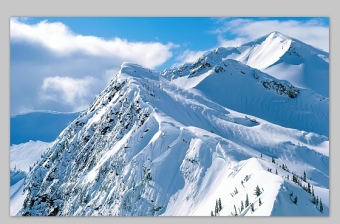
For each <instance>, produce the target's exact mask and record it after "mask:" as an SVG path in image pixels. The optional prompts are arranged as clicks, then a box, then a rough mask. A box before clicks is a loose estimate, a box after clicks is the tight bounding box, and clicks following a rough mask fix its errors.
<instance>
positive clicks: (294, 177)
mask: <svg viewBox="0 0 340 224" xmlns="http://www.w3.org/2000/svg"><path fill="white" fill-rule="evenodd" d="M297 181H298V180H297V177H296V175H295V173H293V182H294V183H297Z"/></svg>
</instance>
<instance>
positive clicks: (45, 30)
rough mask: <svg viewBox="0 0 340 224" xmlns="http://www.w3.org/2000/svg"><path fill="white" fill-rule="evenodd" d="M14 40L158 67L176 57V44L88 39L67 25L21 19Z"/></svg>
mask: <svg viewBox="0 0 340 224" xmlns="http://www.w3.org/2000/svg"><path fill="white" fill-rule="evenodd" d="M10 37H11V41H14V42H19V41H24V42H27V43H34V44H39V45H41V46H43V47H45V48H47V49H48V50H50V51H52V52H54V53H56V54H58V55H59V56H67V55H70V54H73V53H83V54H87V55H91V56H101V57H111V58H113V59H119V60H122V61H129V62H134V63H138V64H141V65H143V66H145V67H148V68H151V69H153V68H155V67H157V66H159V65H161V64H163V63H164V62H165V61H166V60H168V59H169V58H170V57H171V56H172V52H171V49H172V48H173V47H176V45H174V44H172V43H168V44H162V43H159V42H129V41H127V40H124V39H121V38H118V37H115V38H113V39H104V38H100V37H96V36H84V35H79V34H75V33H73V32H72V31H71V30H70V29H69V28H68V27H67V26H66V25H65V24H63V23H60V22H53V23H50V22H48V21H46V20H45V21H41V22H39V23H37V24H28V23H25V22H24V21H23V20H21V19H17V18H12V19H11V20H10Z"/></svg>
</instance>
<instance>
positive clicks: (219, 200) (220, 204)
mask: <svg viewBox="0 0 340 224" xmlns="http://www.w3.org/2000/svg"><path fill="white" fill-rule="evenodd" d="M218 207H219V210H220V211H221V210H222V203H221V198H219V199H218Z"/></svg>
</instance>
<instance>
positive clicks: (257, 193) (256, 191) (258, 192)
mask: <svg viewBox="0 0 340 224" xmlns="http://www.w3.org/2000/svg"><path fill="white" fill-rule="evenodd" d="M261 193H262V192H261V190H260V188H259V185H257V186H256V188H255V192H254V195H256V196H260V194H261Z"/></svg>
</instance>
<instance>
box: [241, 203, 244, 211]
mask: <svg viewBox="0 0 340 224" xmlns="http://www.w3.org/2000/svg"><path fill="white" fill-rule="evenodd" d="M243 209H244V205H243V201H241V211H243Z"/></svg>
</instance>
